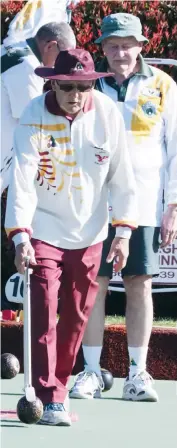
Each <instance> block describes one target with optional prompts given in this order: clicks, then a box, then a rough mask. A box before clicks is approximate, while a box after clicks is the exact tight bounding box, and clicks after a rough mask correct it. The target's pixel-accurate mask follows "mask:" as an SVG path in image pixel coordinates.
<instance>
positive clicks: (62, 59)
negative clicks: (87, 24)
mask: <svg viewBox="0 0 177 448" xmlns="http://www.w3.org/2000/svg"><path fill="white" fill-rule="evenodd" d="M35 73H36V75H38V76H40V77H41V78H46V79H59V80H61V81H65V80H66V81H84V80H86V81H89V80H92V79H93V80H94V79H98V78H104V77H105V76H113V75H114V73H107V72H106V73H104V72H102V73H98V72H96V71H95V66H94V62H93V59H92V56H91V54H90V53H89V52H88V51H85V50H82V49H80V48H77V49H76V50H65V51H60V53H59V55H58V56H57V59H56V61H55V65H54V67H37V68H36V69H35Z"/></svg>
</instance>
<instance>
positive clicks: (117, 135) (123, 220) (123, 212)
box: [108, 106, 138, 237]
mask: <svg viewBox="0 0 177 448" xmlns="http://www.w3.org/2000/svg"><path fill="white" fill-rule="evenodd" d="M110 120H111V127H112V131H111V132H112V134H111V135H112V146H113V151H112V158H111V162H110V169H109V173H108V187H109V190H110V199H111V205H112V225H113V226H116V227H117V226H121V227H124V226H125V227H129V228H130V229H134V228H136V227H137V225H138V224H137V219H138V212H137V195H136V183H135V178H134V173H133V169H132V165H131V161H130V156H129V151H128V147H127V141H126V131H125V124H124V120H123V117H122V115H121V114H120V112H119V111H118V109H117V107H116V106H115V107H114V109H113V110H112V111H111V117H110ZM118 234H119V231H118ZM118 234H117V236H119V235H118ZM127 237H130V233H129V236H128V234H127Z"/></svg>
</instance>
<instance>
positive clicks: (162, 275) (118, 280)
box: [110, 239, 177, 290]
mask: <svg viewBox="0 0 177 448" xmlns="http://www.w3.org/2000/svg"><path fill="white" fill-rule="evenodd" d="M115 266H116V260H115V263H114V266H113V276H112V279H111V280H110V282H111V284H113V283H115V284H123V283H122V277H121V273H120V272H118V273H116V272H115ZM152 283H153V284H156V285H166V286H167V285H169V286H170V285H173V286H176V290H177V239H175V241H174V243H173V244H171V245H170V246H167V247H165V248H164V249H159V275H158V277H153V279H152Z"/></svg>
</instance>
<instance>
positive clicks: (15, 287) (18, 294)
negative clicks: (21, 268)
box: [5, 272, 24, 303]
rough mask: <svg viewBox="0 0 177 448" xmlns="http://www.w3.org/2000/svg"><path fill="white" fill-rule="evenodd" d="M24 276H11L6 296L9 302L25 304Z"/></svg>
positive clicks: (6, 287) (17, 274)
mask: <svg viewBox="0 0 177 448" xmlns="http://www.w3.org/2000/svg"><path fill="white" fill-rule="evenodd" d="M23 290H24V275H22V274H19V273H18V272H16V274H13V275H11V277H10V278H9V279H8V281H7V283H6V286H5V295H6V298H7V300H8V301H9V302H15V303H23Z"/></svg>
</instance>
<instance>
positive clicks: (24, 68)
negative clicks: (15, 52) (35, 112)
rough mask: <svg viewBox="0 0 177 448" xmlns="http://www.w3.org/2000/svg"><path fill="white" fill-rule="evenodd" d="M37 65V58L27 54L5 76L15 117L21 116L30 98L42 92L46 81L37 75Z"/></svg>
mask: <svg viewBox="0 0 177 448" xmlns="http://www.w3.org/2000/svg"><path fill="white" fill-rule="evenodd" d="M38 65H39V64H38ZM36 66H37V63H36V58H35V57H34V56H27V57H25V58H24V60H23V62H21V63H20V64H18V65H16V66H15V67H12V68H11V69H10V70H8V72H7V73H6V76H5V77H4V80H5V84H6V89H7V92H8V96H9V101H10V106H11V112H12V117H13V118H15V119H19V118H20V117H21V115H22V112H23V111H24V109H25V107H26V106H27V105H28V103H29V101H30V100H32V99H33V98H35V97H36V96H39V95H41V94H42V90H43V84H44V81H43V79H42V78H40V77H39V76H37V75H35V73H34V69H35V68H36Z"/></svg>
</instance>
